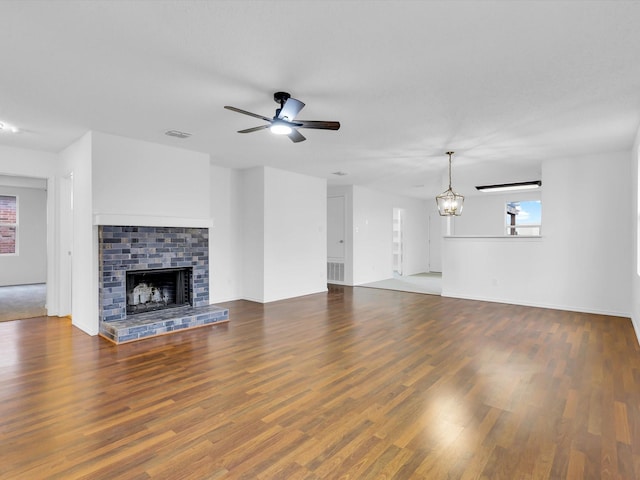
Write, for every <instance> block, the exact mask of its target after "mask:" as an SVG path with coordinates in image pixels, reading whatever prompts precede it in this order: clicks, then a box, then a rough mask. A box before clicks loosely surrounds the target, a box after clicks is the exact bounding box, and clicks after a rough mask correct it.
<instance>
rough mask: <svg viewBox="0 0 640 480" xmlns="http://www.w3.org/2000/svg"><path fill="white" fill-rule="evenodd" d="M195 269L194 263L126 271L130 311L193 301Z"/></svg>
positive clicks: (145, 310)
mask: <svg viewBox="0 0 640 480" xmlns="http://www.w3.org/2000/svg"><path fill="white" fill-rule="evenodd" d="M192 271H193V269H192V268H191V267H187V268H162V269H154V270H130V271H127V275H126V296H127V315H135V314H136V313H143V312H149V311H154V310H162V309H165V308H173V307H182V306H185V305H192V290H191V283H192V276H193V273H192Z"/></svg>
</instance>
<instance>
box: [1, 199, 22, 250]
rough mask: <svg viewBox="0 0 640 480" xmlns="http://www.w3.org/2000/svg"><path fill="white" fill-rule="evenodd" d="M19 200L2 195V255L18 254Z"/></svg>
mask: <svg viewBox="0 0 640 480" xmlns="http://www.w3.org/2000/svg"><path fill="white" fill-rule="evenodd" d="M17 239H18V199H17V197H14V196H11V195H0V255H14V254H16V253H17V250H18V249H17V245H18V242H17Z"/></svg>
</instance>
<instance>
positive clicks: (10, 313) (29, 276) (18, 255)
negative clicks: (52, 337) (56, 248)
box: [0, 175, 49, 321]
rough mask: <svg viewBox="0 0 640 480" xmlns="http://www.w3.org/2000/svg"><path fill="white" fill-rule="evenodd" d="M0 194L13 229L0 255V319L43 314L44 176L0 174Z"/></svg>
mask: <svg viewBox="0 0 640 480" xmlns="http://www.w3.org/2000/svg"><path fill="white" fill-rule="evenodd" d="M0 196H1V197H2V198H3V199H4V200H3V203H2V205H3V209H2V215H0V222H4V223H5V225H10V226H9V227H8V228H5V229H4V233H5V234H6V233H7V232H10V233H11V232H13V233H12V234H11V235H10V236H8V237H7V236H6V235H5V237H4V238H5V240H6V239H7V238H9V240H10V241H9V242H5V247H6V248H4V249H3V252H2V254H1V255H0V321H7V320H19V319H22V318H33V317H41V316H46V315H47V309H46V303H47V283H46V282H47V270H48V268H47V267H48V265H47V255H48V252H47V238H48V235H47V232H48V228H49V227H48V225H47V215H48V212H47V200H48V198H47V196H48V189H47V179H46V178H35V177H22V176H13V175H0ZM7 222H8V223H7ZM7 245H8V247H7Z"/></svg>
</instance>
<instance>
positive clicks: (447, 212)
mask: <svg viewBox="0 0 640 480" xmlns="http://www.w3.org/2000/svg"><path fill="white" fill-rule="evenodd" d="M453 153H454V152H447V155H449V188H448V189H446V190H445V191H444V192H442V193H441V194H440V195H438V196H437V197H436V204H437V205H438V213H439V214H440V216H442V217H452V216H456V217H459V216H460V215H462V207H463V206H464V197H463V196H462V195H460V194H459V193H456V192H454V191H453V189H452V188H451V155H453Z"/></svg>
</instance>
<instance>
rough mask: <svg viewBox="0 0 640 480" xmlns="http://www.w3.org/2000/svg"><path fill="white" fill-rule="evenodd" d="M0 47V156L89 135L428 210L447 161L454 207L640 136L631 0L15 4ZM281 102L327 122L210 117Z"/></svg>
mask: <svg viewBox="0 0 640 480" xmlns="http://www.w3.org/2000/svg"><path fill="white" fill-rule="evenodd" d="M0 44H1V48H0V121H4V122H8V123H11V124H14V125H16V126H17V127H19V128H20V129H21V133H19V134H9V133H6V132H2V133H0V143H1V144H4V145H11V146H17V147H24V148H32V149H39V150H47V151H51V152H58V151H60V150H61V149H63V148H64V147H66V146H67V145H69V144H70V143H72V142H73V141H74V140H76V139H77V138H79V137H80V136H81V135H82V134H83V133H84V132H86V131H87V130H98V131H102V132H106V133H112V134H116V135H122V136H127V137H133V138H138V139H142V140H147V141H151V142H159V143H163V144H167V145H173V146H177V147H181V148H186V149H190V150H196V151H201V152H207V153H209V154H211V158H212V163H214V164H218V165H223V166H228V167H234V168H246V167H252V166H256V165H268V166H273V167H276V168H282V169H286V170H291V171H295V172H300V173H305V174H309V175H314V176H319V177H323V178H327V179H328V180H329V182H330V183H333V184H351V183H353V184H358V185H364V186H369V187H372V188H377V189H383V190H388V191H395V192H399V193H402V194H406V195H411V196H417V197H424V198H428V197H430V196H432V195H433V194H434V193H439V191H440V190H442V189H443V188H442V180H443V176H444V175H443V174H446V165H447V157H446V155H445V153H444V152H446V151H447V150H454V151H455V152H456V154H455V155H454V160H453V184H454V188H455V189H456V190H458V191H460V193H463V194H467V195H468V194H472V193H473V185H479V184H486V183H504V182H510V181H522V180H534V179H538V178H539V177H540V163H541V161H543V160H545V159H555V158H562V157H566V156H576V155H584V154H587V153H601V152H611V151H620V150H628V149H630V148H631V146H632V142H633V139H634V135H635V133H636V131H637V129H638V126H639V123H640V2H638V1H629V2H625V1H589V2H582V1H568V2H560V1H534V2H526V1H517V2H516V1H511V2H508V1H495V2H492V1H470V2H463V1H354V0H342V1H301V0H297V1H264V0H262V1H238V0H233V1H188V0H185V1H177V0H176V1H142V0H141V1H99V0H93V1H54V0H52V1H46V0H43V1H26V0H23V1H17V0H16V1H2V2H0ZM279 90H284V91H288V92H290V93H291V94H292V96H294V97H295V98H298V99H300V100H302V101H303V102H305V103H306V105H307V106H306V107H305V109H304V110H303V111H302V113H301V114H300V115H299V118H303V119H306V120H338V121H340V122H341V124H342V128H341V129H340V130H339V131H337V132H331V131H320V130H303V133H304V135H305V136H306V137H307V141H306V142H301V143H298V144H294V143H292V142H291V141H290V140H289V139H287V138H286V137H277V136H273V135H272V134H270V133H269V132H268V131H267V130H264V131H260V132H256V133H250V134H246V135H243V134H238V133H236V131H237V130H240V129H244V128H249V127H253V126H257V125H260V124H262V121H261V120H258V119H254V118H251V117H248V116H244V115H240V114H237V113H234V112H231V111H228V110H225V109H223V106H224V105H233V106H236V107H239V108H242V109H246V110H250V111H253V112H256V113H259V114H262V115H265V116H272V115H273V114H274V112H275V108H276V107H277V105H276V103H275V102H274V101H273V93H274V92H275V91H279ZM171 129H176V130H181V131H185V132H189V133H192V134H193V136H192V137H191V138H189V139H184V140H180V139H176V138H172V137H168V136H166V135H164V132H165V131H167V130H171ZM335 171H343V172H347V173H348V175H346V176H343V177H338V176H335V175H332V172H335ZM0 173H1V172H0Z"/></svg>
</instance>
